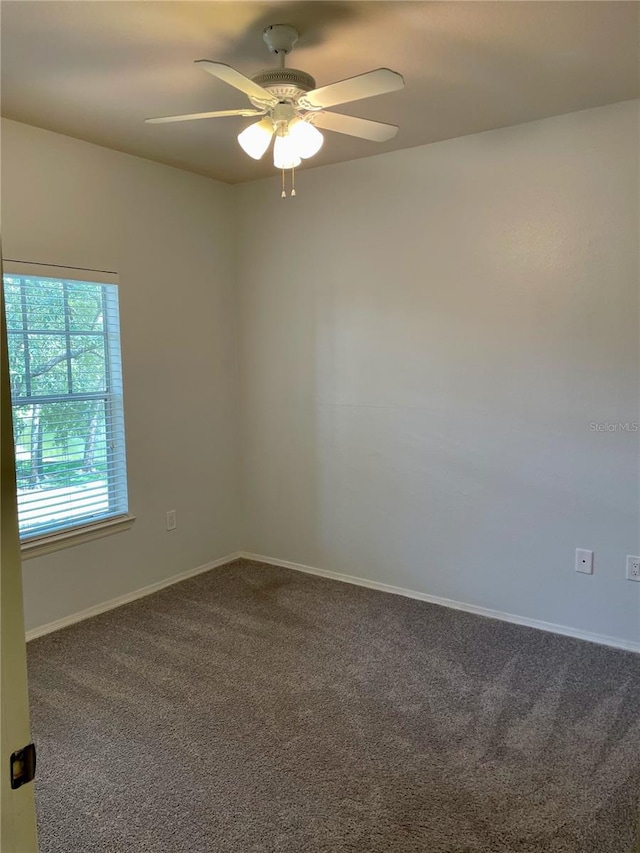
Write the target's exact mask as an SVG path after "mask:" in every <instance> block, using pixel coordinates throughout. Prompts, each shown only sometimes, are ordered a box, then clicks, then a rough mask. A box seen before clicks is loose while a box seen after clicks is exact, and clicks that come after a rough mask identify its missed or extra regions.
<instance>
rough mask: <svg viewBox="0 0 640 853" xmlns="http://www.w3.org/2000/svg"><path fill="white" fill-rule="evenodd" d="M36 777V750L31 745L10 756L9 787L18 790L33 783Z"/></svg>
mask: <svg viewBox="0 0 640 853" xmlns="http://www.w3.org/2000/svg"><path fill="white" fill-rule="evenodd" d="M35 775H36V748H35V746H34V745H33V744H32V743H29V744H27V746H23V747H22V749H18V750H16V751H15V752H14V753H13V755H12V756H11V787H12V788H19V787H20V786H21V785H26V783H27V782H31V781H33V777H34V776H35Z"/></svg>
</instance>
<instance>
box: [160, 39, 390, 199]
mask: <svg viewBox="0 0 640 853" xmlns="http://www.w3.org/2000/svg"><path fill="white" fill-rule="evenodd" d="M263 38H264V41H265V42H266V44H267V47H268V48H269V50H270V51H271V53H275V54H276V56H278V58H279V60H280V66H279V67H277V68H269V69H267V70H266V71H259V72H258V73H257V74H254V75H253V76H252V77H246V76H245V75H244V74H241V73H240V72H239V71H236V70H235V69H234V68H232V67H231V66H230V65H226V64H225V63H224V62H212V61H211V60H209V59H199V60H197V61H196V65H199V66H200V67H201V68H203V69H204V70H205V71H208V72H209V74H213V76H214V77H217V78H218V79H219V80H223V81H224V82H225V83H228V84H229V85H230V86H234V87H235V88H236V89H239V90H240V91H241V92H244V94H245V95H247V96H248V98H249V100H250V101H251V104H252V105H253V108H244V109H238V110H217V111H214V112H206V113H192V114H190V115H181V116H163V117H161V118H148V119H146V121H147V123H148V124H164V123H168V122H176V121H192V120H194V119H203V118H219V117H222V116H247V117H248V116H261V117H262V118H260V119H259V121H256V122H254V123H253V124H251V125H249V127H247V128H245V129H244V130H243V131H242V132H241V133H240V134H238V142H239V143H240V146H241V147H242V149H243V150H244V151H245V152H246V153H247V154H248V155H249V156H250V157H253V158H254V159H255V160H260V159H261V158H262V156H263V155H264V154H265V152H266V151H267V149H268V148H269V145H270V143H271V139H272V137H273V136H275V143H274V146H273V163H274V166H275V167H276V168H277V169H282V170H283V192H282V194H283V196H284V195H285V192H284V170H285V169H295V168H296V167H297V166H299V165H300V163H301V161H302V160H303V159H307V158H309V157H313V155H314V154H317V152H318V151H319V150H320V148H321V147H322V143H323V141H324V138H323V136H322V134H321V133H320V131H319V130H318V128H322V129H323V130H332V131H335V132H336V133H345V134H347V135H349V136H357V137H359V138H360V139H368V140H371V141H372V142H386V141H387V140H388V139H392V138H393V137H394V136H395V135H396V133H397V132H398V128H397V127H396V125H393V124H384V123H383V122H379V121H371V120H370V119H364V118H357V117H356V116H348V115H342V114H341V113H332V112H328V111H327V108H328V107H335V106H337V105H339V104H347V103H349V102H351V101H359V100H362V99H363V98H372V97H373V96H374V95H383V94H385V93H387V92H394V91H396V90H398V89H402V88H403V87H404V80H403V78H402V75H401V74H398V73H397V72H395V71H391V70H390V69H389V68H376V69H375V70H374V71H368V72H366V73H365V74H358V75H357V76H356V77H350V78H348V79H347V80H340V81H339V82H337V83H330V84H329V85H328V86H321V87H320V88H316V81H315V80H314V79H313V77H311V75H310V74H307V73H306V72H305V71H299V70H298V69H296V68H285V57H286V55H287V53H290V52H291V50H292V49H293V46H294V44H295V43H296V41H297V40H298V33H297V31H296V30H295V29H294V28H293V27H290V26H288V25H286V24H274V25H272V26H270V27H267V28H266V29H265V30H264V32H263ZM291 194H292V195H295V189H293V190H292V193H291Z"/></svg>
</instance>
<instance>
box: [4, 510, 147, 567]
mask: <svg viewBox="0 0 640 853" xmlns="http://www.w3.org/2000/svg"><path fill="white" fill-rule="evenodd" d="M135 520H136V517H135V515H120V516H118V517H117V518H107V519H105V520H104V521H99V522H97V523H96V524H85V525H84V526H83V527H76V528H74V529H72V530H62V531H60V532H59V533H51V534H49V535H48V536H40V537H35V538H34V539H28V540H27V541H26V542H23V543H22V544H21V546H20V551H21V554H22V559H23V560H30V559H31V558H32V557H41V556H42V555H43V554H51V553H52V552H53V551H61V550H62V549H63V548H71V547H73V546H74V545H81V544H82V543H83V542H91V541H92V540H93V539H102V537H103V536H111V534H113V533H122V532H123V531H124V530H129V529H130V528H131V527H132V525H133V522H134V521H135Z"/></svg>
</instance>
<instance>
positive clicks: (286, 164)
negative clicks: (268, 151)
mask: <svg viewBox="0 0 640 853" xmlns="http://www.w3.org/2000/svg"><path fill="white" fill-rule="evenodd" d="M301 162H302V161H301V160H300V157H299V155H298V152H297V150H296V148H295V144H294V142H293V139H292V138H291V136H290V135H289V134H287V135H286V136H276V141H275V143H274V145H273V165H274V166H275V167H276V169H293V168H295V167H296V166H299V165H300V163H301Z"/></svg>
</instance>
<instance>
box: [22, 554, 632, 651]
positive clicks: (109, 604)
mask: <svg viewBox="0 0 640 853" xmlns="http://www.w3.org/2000/svg"><path fill="white" fill-rule="evenodd" d="M238 558H243V559H245V560H255V561H256V562H258V563H266V564H267V565H270V566H281V567H282V568H284V569H293V570H294V571H296V572H305V573H306V574H309V575H319V576H320V577H323V578H331V579H332V580H336V581H342V582H343V583H350V584H354V585H355V586H365V587H368V588H369V589H377V590H381V591H382V592H390V593H392V594H393V595H404V596H406V597H407V598H415V599H417V600H418V601H428V602H429V603H430V604H439V605H440V606H442V607H450V608H452V609H453V610H464V611H465V612H466V613H475V614H476V615H478V616H486V617H488V618H489V619H499V620H501V621H502V622H512V623H513V624H515V625H525V626H526V627H528V628H537V629H538V630H540V631H549V632H551V633H552V634H562V635H563V636H565V637H574V638H575V639H577V640H586V641H587V642H590V643H598V644H599V645H603V646H612V647H613V648H616V649H624V650H625V651H629V652H638V653H640V643H636V642H633V641H632V640H624V639H622V638H620V637H608V636H606V635H604V634H594V633H592V632H590V631H581V630H579V629H577V628H569V627H567V626H566V625H556V624H555V623H553V622H543V621H542V620H540V619H530V618H529V617H528V616H517V615H515V614H513V613H505V612H503V611H502V610H491V609H489V608H488V607H479V606H478V605H475V604H466V603H465V602H463V601H454V600H453V599H450V598H442V597H441V596H439V595H429V593H426V592H417V591H416V590H412V589H404V588H403V587H399V586H392V585H391V584H387V583H381V582H380V581H372V580H368V579H367V578H360V577H356V576H354V575H345V574H342V573H340V572H331V571H328V570H327V569H317V568H315V567H314V566H304V565H302V564H301V563H292V562H290V561H289V560H279V559H276V558H274V557H266V556H264V554H252V553H250V552H248V551H239V552H237V553H235V554H229V555H228V556H226V557H221V558H220V559H218V560H213V561H212V562H210V563H206V564H205V565H203V566H197V567H196V568H195V569H188V570H187V571H186V572H181V573H180V574H178V575H173V576H172V577H170V578H164V579H163V580H161V581H156V583H152V584H149V586H145V587H142V588H141V589H136V590H134V591H133V592H128V593H126V594H125V595H121V596H119V597H118V598H112V599H110V600H109V601H103V602H102V603H101V604H96V605H94V606H93V607H88V608H87V609H86V610H81V611H79V612H78V613H72V614H71V615H70V616H64V617H63V618H62V619H57V620H56V621H54V622H48V623H47V624H46V625H40V626H39V627H37V628H32V629H31V630H29V631H27V632H26V639H27V642H29V640H35V638H36V637H42V636H44V635H45V634H50V633H52V632H53V631H59V630H60V629H61V628H66V627H67V626H68V625H73V624H75V623H76V622H82V621H83V620H84V619H90V618H91V617H92V616H97V615H98V614H99V613H106V612H107V611H108V610H113V609H114V608H116V607H120V606H121V605H123V604H128V603H129V602H130V601H135V600H136V599H138V598H144V597H145V596H146V595H151V594H152V593H154V592H158V590H161V589H164V588H165V587H167V586H172V585H173V584H174V583H180V581H183V580H187V578H191V577H194V576H195V575H200V574H203V573H204V572H208V571H211V569H217V568H219V567H220V566H224V565H226V564H227V563H230V562H231V561H232V560H237V559H238Z"/></svg>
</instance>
